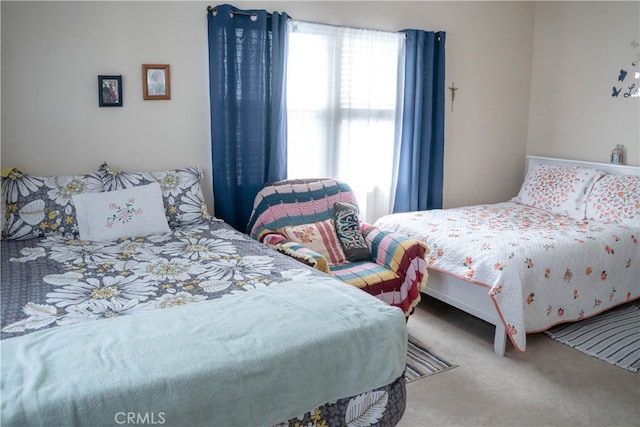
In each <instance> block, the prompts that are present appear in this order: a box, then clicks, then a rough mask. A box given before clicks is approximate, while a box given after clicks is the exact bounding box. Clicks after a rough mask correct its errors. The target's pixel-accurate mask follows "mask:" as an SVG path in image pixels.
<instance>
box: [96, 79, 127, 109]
mask: <svg viewBox="0 0 640 427" xmlns="http://www.w3.org/2000/svg"><path fill="white" fill-rule="evenodd" d="M98 105H99V106H100V107H122V75H119V76H98Z"/></svg>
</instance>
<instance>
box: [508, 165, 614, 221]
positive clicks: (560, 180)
mask: <svg viewBox="0 0 640 427" xmlns="http://www.w3.org/2000/svg"><path fill="white" fill-rule="evenodd" d="M602 175H604V172H602V171H600V170H597V169H590V168H583V167H580V166H554V165H545V164H536V165H535V166H534V167H533V168H532V169H530V170H529V171H528V172H527V176H526V178H525V180H524V183H523V184H522V187H521V188H520V192H519V193H518V195H517V196H516V197H514V198H513V199H511V201H512V202H516V203H520V204H522V205H527V206H531V207H534V208H538V209H544V210H546V211H548V212H551V213H554V214H557V215H566V216H569V217H571V218H574V219H577V220H580V221H582V220H584V219H585V211H586V204H587V196H588V195H589V192H590V191H591V188H593V184H594V183H595V181H596V180H597V179H598V178H600V177H601V176H602Z"/></svg>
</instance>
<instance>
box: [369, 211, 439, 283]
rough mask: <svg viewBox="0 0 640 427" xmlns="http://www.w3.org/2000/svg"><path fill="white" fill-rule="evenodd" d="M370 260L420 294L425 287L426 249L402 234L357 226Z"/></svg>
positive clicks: (372, 227) (423, 244) (423, 245)
mask: <svg viewBox="0 0 640 427" xmlns="http://www.w3.org/2000/svg"><path fill="white" fill-rule="evenodd" d="M360 229H361V231H362V234H363V236H364V239H365V241H366V242H367V246H368V247H369V250H370V251H371V258H372V260H373V261H374V262H375V263H376V264H378V265H382V266H385V267H386V268H388V269H389V270H391V271H393V272H394V273H395V274H397V275H398V276H399V277H400V278H401V279H402V280H403V282H406V283H409V282H411V283H413V284H416V285H417V287H418V290H419V291H422V289H423V288H424V286H425V285H426V283H427V278H428V272H427V260H426V257H427V255H428V254H429V252H430V250H429V248H428V247H427V245H426V244H425V243H424V242H422V241H420V240H418V239H413V238H410V237H407V236H405V235H403V234H400V233H396V232H392V231H383V230H380V229H379V228H377V227H374V226H372V225H369V224H366V223H362V224H361V226H360Z"/></svg>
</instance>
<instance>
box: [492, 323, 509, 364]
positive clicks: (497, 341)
mask: <svg viewBox="0 0 640 427" xmlns="http://www.w3.org/2000/svg"><path fill="white" fill-rule="evenodd" d="M506 348H507V331H506V329H505V328H504V325H502V323H500V324H499V325H496V334H495V336H494V337H493V351H494V352H495V353H496V354H497V355H498V356H504V353H505V350H506Z"/></svg>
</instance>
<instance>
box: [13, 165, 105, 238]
mask: <svg viewBox="0 0 640 427" xmlns="http://www.w3.org/2000/svg"><path fill="white" fill-rule="evenodd" d="M102 191H104V186H103V184H102V180H101V179H100V176H99V175H98V174H89V175H70V176H35V175H27V174H24V173H22V172H21V171H19V170H18V169H12V170H11V171H10V172H9V174H8V175H7V177H5V178H3V179H2V201H3V204H4V212H3V213H2V215H3V216H4V225H3V229H2V236H3V238H5V239H8V240H24V239H33V238H36V237H42V236H45V235H48V234H65V235H68V234H76V233H77V232H78V221H77V219H76V210H75V207H74V204H73V200H72V196H73V195H75V194H83V193H99V192H102Z"/></svg>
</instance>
